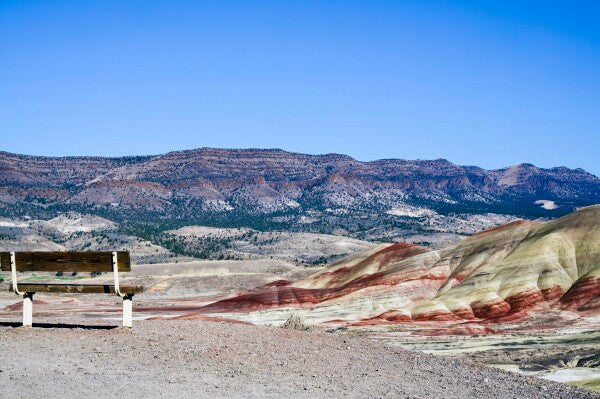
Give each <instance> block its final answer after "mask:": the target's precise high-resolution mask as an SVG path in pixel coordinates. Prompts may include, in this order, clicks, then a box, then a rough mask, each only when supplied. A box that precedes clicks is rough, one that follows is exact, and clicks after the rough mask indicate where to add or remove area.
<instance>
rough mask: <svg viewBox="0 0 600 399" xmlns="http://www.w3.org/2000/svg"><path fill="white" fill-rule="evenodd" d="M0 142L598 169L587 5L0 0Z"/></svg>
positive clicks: (30, 150) (593, 35)
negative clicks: (271, 151)
mask: <svg viewBox="0 0 600 399" xmlns="http://www.w3.org/2000/svg"><path fill="white" fill-rule="evenodd" d="M0 143H1V145H0V149H2V150H5V151H10V152H17V153H26V154H40V155H125V154H157V153H162V152H167V151H171V150H179V149H190V148H197V147H205V146H207V147H226V148H245V147H254V148H257V147H258V148H283V149H286V150H290V151H298V152H307V153H328V152H338V153H345V154H348V155H351V156H353V157H355V158H357V159H359V160H373V159H378V158H407V159H416V158H420V159H429V158H440V157H442V158H447V159H449V160H451V161H453V162H455V163H458V164H463V165H465V164H466V165H479V166H482V167H486V168H497V167H502V166H508V165H512V164H517V163H521V162H529V163H534V164H536V165H538V166H543V167H549V166H558V165H565V166H569V167H582V168H584V169H586V170H588V171H590V172H592V173H594V174H596V175H600V1H596V0H594V1H589V2H580V1H562V2H556V1H549V0H546V1H529V0H528V1H507V0H502V1H500V0H498V1H489V2H488V1H454V2H448V1H425V0H423V1H414V2H413V1H377V0H368V1H361V2H356V1H291V0H285V1H282V0H276V1H244V2H236V1H226V0H219V1H190V2H186V1H176V0H171V1H116V2H112V1H108V0H103V1H93V0H85V1H73V0H70V1H64V2H63V1H52V0H44V1H25V0H20V1H9V0H3V1H1V2H0Z"/></svg>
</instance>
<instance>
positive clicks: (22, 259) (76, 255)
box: [0, 251, 131, 272]
mask: <svg viewBox="0 0 600 399" xmlns="http://www.w3.org/2000/svg"><path fill="white" fill-rule="evenodd" d="M117 263H118V266H119V271H120V272H128V271H131V261H130V259H129V252H127V251H118V252H117ZM15 264H16V269H17V271H19V272H34V271H35V272H112V271H113V265H112V252H108V251H102V252H101V251H96V252H15ZM0 268H1V269H2V271H10V252H0Z"/></svg>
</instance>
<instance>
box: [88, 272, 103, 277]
mask: <svg viewBox="0 0 600 399" xmlns="http://www.w3.org/2000/svg"><path fill="white" fill-rule="evenodd" d="M101 274H102V272H91V273H90V276H91V277H98V276H99V275H101Z"/></svg>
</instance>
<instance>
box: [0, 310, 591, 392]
mask: <svg viewBox="0 0 600 399" xmlns="http://www.w3.org/2000/svg"><path fill="white" fill-rule="evenodd" d="M4 320H5V319H4V318H3V319H2V321H0V354H1V356H0V397H6V398H8V397H10V398H41V397H44V398H75V397H90V395H92V396H94V397H149V398H158V397H177V398H199V397H206V398H247V397H250V398H258V397H260V398H280V397H286V398H290V397H311V398H348V397H351V398H358V397H361V398H364V397H369V398H597V397H600V395H599V394H596V393H593V392H591V391H587V390H582V389H579V388H575V387H571V386H568V385H565V384H561V383H556V382H552V381H544V380H541V379H537V378H533V377H528V376H522V375H519V374H515V373H511V372H506V371H502V370H497V369H493V368H488V367H485V366H481V365H477V364H475V363H471V362H470V361H468V360H461V359H452V358H447V357H439V356H433V355H430V354H424V353H419V352H412V351H407V350H404V349H402V348H398V347H394V346H391V345H388V344H386V343H383V342H376V341H374V340H372V339H368V338H362V337H349V336H343V335H338V334H328V333H323V332H299V331H292V330H284V329H281V328H277V327H257V326H251V325H243V324H235V323H226V322H208V321H202V320H193V321H184V320H170V321H157V320H155V321H152V320H142V321H136V322H135V323H134V327H133V329H131V330H129V329H122V328H113V327H112V326H114V325H115V324H116V323H115V322H110V321H109V322H108V323H110V324H107V321H106V320H100V319H98V320H96V321H94V322H93V323H91V322H90V319H89V318H83V317H80V316H72V317H61V318H60V319H53V318H52V317H49V316H46V317H44V318H43V322H45V323H50V324H46V325H43V326H38V327H34V328H29V329H25V328H22V327H14V325H15V324H16V323H10V322H8V321H4ZM15 321H16V320H15ZM40 321H41V320H40ZM34 322H35V319H34ZM52 323H56V324H52ZM67 323H73V325H69V324H67ZM90 325H93V326H95V327H94V328H91V327H86V328H82V327H83V326H90Z"/></svg>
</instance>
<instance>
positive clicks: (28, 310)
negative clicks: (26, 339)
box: [23, 292, 33, 327]
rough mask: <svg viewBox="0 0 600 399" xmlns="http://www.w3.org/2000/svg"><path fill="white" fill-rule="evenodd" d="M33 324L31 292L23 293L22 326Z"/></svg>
mask: <svg viewBox="0 0 600 399" xmlns="http://www.w3.org/2000/svg"><path fill="white" fill-rule="evenodd" d="M32 325H33V292H26V293H25V294H23V327H31V326H32Z"/></svg>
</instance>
